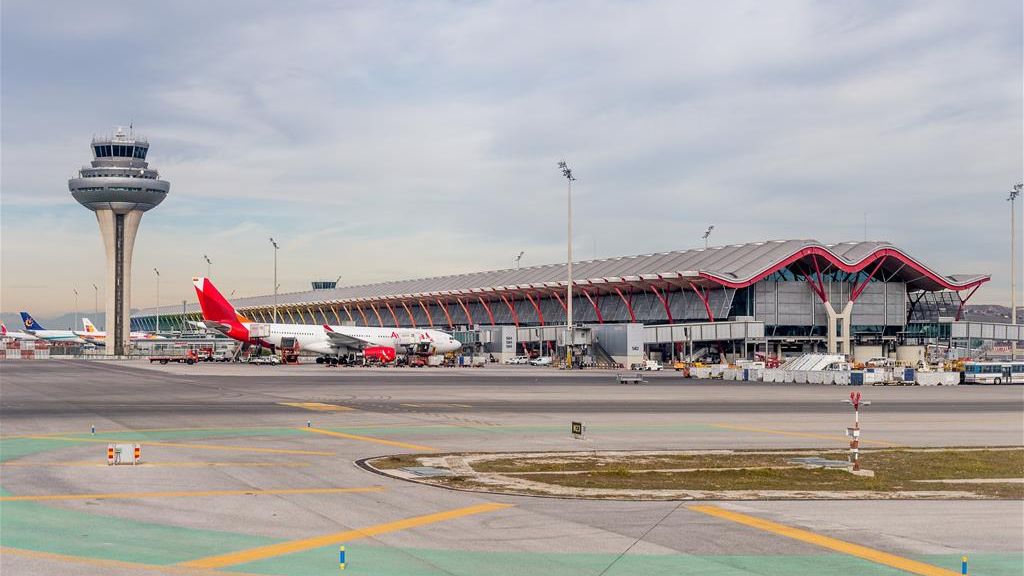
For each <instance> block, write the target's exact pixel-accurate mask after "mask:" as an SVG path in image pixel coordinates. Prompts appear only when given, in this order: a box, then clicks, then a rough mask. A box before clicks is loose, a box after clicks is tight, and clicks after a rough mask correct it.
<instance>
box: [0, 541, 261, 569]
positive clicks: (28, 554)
mask: <svg viewBox="0 0 1024 576" xmlns="http://www.w3.org/2000/svg"><path fill="white" fill-rule="evenodd" d="M7 554H10V555H11V556H23V557H25V558H37V559H40V560H50V561H55V562H70V563H73V564H85V565H89V566H99V567H101V568H116V569H119V570H146V571H150V572H159V573H163V574H187V575H194V576H215V575H216V576H220V575H230V576H256V575H253V574H248V573H245V572H234V571H232V572H221V571H218V570H206V569H203V568H186V567H184V566H158V565H156V564H140V563H137V562H125V561H123V560H107V559H104V558H88V557H86V556H69V555H67V554H54V553H53V552H40V551H38V550H25V549H23V548H11V547H9V546H0V556H3V555H7Z"/></svg>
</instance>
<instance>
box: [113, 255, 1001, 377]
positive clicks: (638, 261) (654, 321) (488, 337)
mask: <svg viewBox="0 0 1024 576" xmlns="http://www.w3.org/2000/svg"><path fill="white" fill-rule="evenodd" d="M573 269H574V282H573V306H572V309H573V316H574V318H573V323H574V324H575V325H578V326H581V327H582V328H581V331H580V332H579V334H578V336H574V337H573V342H575V343H579V344H582V345H584V346H588V347H592V348H594V349H596V352H595V355H598V356H606V357H611V358H613V359H614V360H615V361H618V362H622V363H624V364H625V363H632V362H633V361H637V360H639V359H641V358H643V357H645V356H647V357H653V358H659V357H660V358H661V359H665V360H667V359H672V358H678V357H683V356H689V357H693V356H699V355H700V354H701V352H706V353H712V352H713V353H714V354H716V355H722V354H724V355H729V356H732V355H735V356H745V357H750V356H751V355H753V354H755V353H759V352H760V353H765V354H768V355H781V354H783V353H786V354H792V353H799V352H814V351H818V352H828V353H840V354H851V355H852V356H854V357H856V358H858V359H861V358H864V359H866V358H870V357H874V356H878V355H883V354H885V355H896V354H898V353H900V351H901V349H908V350H911V351H912V352H913V354H914V355H917V356H921V354H922V347H924V346H926V345H928V344H935V343H937V342H938V343H945V344H946V345H951V344H953V343H952V342H951V341H950V339H951V338H952V337H953V336H956V335H958V334H960V335H962V336H963V337H966V336H968V335H969V333H971V331H972V330H973V331H974V332H977V334H978V335H982V334H983V332H984V333H985V334H988V335H989V338H990V339H999V338H1000V337H1002V338H1004V339H1020V335H1019V334H1017V333H1016V332H1014V333H1013V334H1008V333H1007V332H1006V330H1017V328H1016V327H1010V326H1006V325H996V327H995V328H992V327H989V328H992V329H991V330H988V329H987V328H986V327H984V326H980V327H969V326H958V327H957V326H954V325H957V324H962V323H961V322H960V319H961V316H962V313H963V308H964V305H965V304H966V303H967V301H968V299H969V298H970V297H971V296H972V295H973V294H974V293H975V291H976V290H977V289H978V287H980V286H981V285H982V284H984V283H985V282H987V281H989V279H990V277H989V275H987V274H943V273H940V272H938V271H936V270H935V269H933V268H931V267H929V266H927V265H925V264H924V263H922V262H920V261H919V260H917V259H915V258H914V257H912V256H911V255H909V254H908V253H907V252H905V251H903V250H901V249H900V248H898V247H896V246H894V245H892V244H889V243H886V242H844V243H839V244H822V243H820V242H818V241H815V240H771V241H765V242H754V243H749V244H736V245H730V246H713V247H709V248H701V249H691V250H680V251H673V252H663V253H658V254H645V255H638V256H622V257H616V258H603V259H598V260H589V261H582V262H576V263H574V264H573ZM566 276H567V275H566V265H565V264H564V263H563V264H549V265H543V266H532V267H525V268H521V269H505V270H492V271H486V272H473V273H468V274H457V275H451V276H438V277H434V278H421V279H415V280H396V281H391V282H380V283H374V284H363V285H356V286H343V287H339V286H337V285H336V284H335V283H334V282H315V283H314V289H313V290H310V291H306V292H295V293H288V294H279V295H278V297H277V315H278V316H277V317H278V322H286V323H296V324H358V325H368V326H382V327H389V326H398V327H433V328H438V329H442V330H450V331H453V332H455V333H456V336H457V337H458V338H459V339H460V340H462V341H463V342H464V343H466V344H468V345H470V346H467V348H471V349H476V350H479V351H481V352H484V353H489V354H493V355H495V356H497V357H499V358H501V357H506V356H509V355H515V354H521V353H523V351H524V350H539V351H542V352H545V353H546V352H548V351H552V352H555V353H556V354H557V350H558V348H559V347H561V346H562V344H563V340H564V338H565V330H564V328H565V320H566V318H565V315H566V308H567V306H566V302H565V298H566V287H567V281H566ZM233 303H234V304H235V306H236V308H237V309H238V311H239V312H240V313H242V314H244V315H245V316H247V317H248V318H250V319H252V320H253V321H255V322H268V323H269V322H272V318H273V313H274V298H273V296H270V295H268V296H258V297H251V298H240V299H237V300H236V301H235V302H233ZM157 313H158V311H157V310H156V309H148V310H142V311H139V312H138V313H137V314H136V315H135V317H134V318H133V319H132V328H133V329H135V330H154V329H155V328H156V317H157ZM159 315H160V317H161V321H160V322H161V327H164V328H166V327H168V326H170V327H171V328H172V329H175V330H182V331H188V330H189V329H190V326H191V325H190V324H189V323H188V322H189V321H197V320H201V315H200V312H199V308H198V305H197V304H185V305H183V306H177V307H164V308H162V309H160V310H159ZM1000 326H1001V327H1002V328H1001V329H1000V328H999V327H1000ZM1000 330H1002V331H1000ZM995 332H999V333H998V334H996V333H995ZM597 352H600V354H598V353H597Z"/></svg>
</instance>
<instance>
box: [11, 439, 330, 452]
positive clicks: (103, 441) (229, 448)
mask: <svg viewBox="0 0 1024 576" xmlns="http://www.w3.org/2000/svg"><path fill="white" fill-rule="evenodd" d="M27 438H34V439H36V440H63V441H67V442H95V443H99V444H109V443H111V442H132V443H136V444H143V445H145V446H172V447H175V448H191V449H194V450H226V451H229V452H260V453H264V454H295V455H299V456H334V452H324V451H321V450H291V449H287V448H256V447H250V446H220V445H217V444H182V443H179V442H151V441H149V440H126V439H116V440H115V439H110V438H106V439H104V438H69V437H64V436H27Z"/></svg>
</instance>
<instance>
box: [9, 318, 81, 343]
mask: <svg viewBox="0 0 1024 576" xmlns="http://www.w3.org/2000/svg"><path fill="white" fill-rule="evenodd" d="M21 321H22V323H24V324H25V332H28V333H29V334H31V335H33V336H35V337H36V338H39V339H40V340H46V341H48V342H76V343H78V344H85V340H83V339H81V338H79V337H78V336H77V335H75V333H74V332H72V331H71V330H47V329H46V328H43V327H42V326H40V325H39V323H38V322H36V321H35V320H33V319H32V316H31V315H29V313H28V312H21Z"/></svg>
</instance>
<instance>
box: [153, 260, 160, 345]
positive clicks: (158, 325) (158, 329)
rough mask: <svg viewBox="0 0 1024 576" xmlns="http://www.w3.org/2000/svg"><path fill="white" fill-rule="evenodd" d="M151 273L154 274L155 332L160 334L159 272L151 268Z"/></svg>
mask: <svg viewBox="0 0 1024 576" xmlns="http://www.w3.org/2000/svg"><path fill="white" fill-rule="evenodd" d="M153 272H156V332H157V334H159V333H160V271H159V270H157V269H156V268H153Z"/></svg>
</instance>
